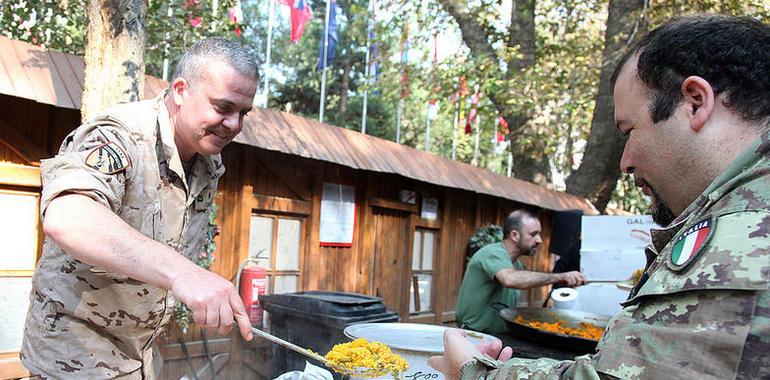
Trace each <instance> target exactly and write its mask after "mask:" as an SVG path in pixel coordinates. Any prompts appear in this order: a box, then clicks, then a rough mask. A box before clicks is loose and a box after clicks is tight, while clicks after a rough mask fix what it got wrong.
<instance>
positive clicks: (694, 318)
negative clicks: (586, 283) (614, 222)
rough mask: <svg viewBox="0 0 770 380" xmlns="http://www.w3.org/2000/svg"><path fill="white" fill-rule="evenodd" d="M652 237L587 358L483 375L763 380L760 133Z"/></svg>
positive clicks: (767, 325)
mask: <svg viewBox="0 0 770 380" xmlns="http://www.w3.org/2000/svg"><path fill="white" fill-rule="evenodd" d="M652 236H653V242H652V244H651V245H650V246H649V247H647V249H646V251H645V254H646V255H647V263H648V265H647V269H646V271H645V274H644V275H643V276H642V279H641V281H640V282H639V284H638V285H637V286H636V287H635V288H634V289H633V290H632V291H631V294H630V295H629V298H628V300H627V301H626V302H625V303H623V307H624V308H623V310H622V311H621V312H620V313H618V314H617V315H615V316H614V317H613V318H612V320H611V321H610V323H609V324H608V326H607V330H606V332H605V334H604V337H603V338H602V340H601V341H600V342H599V346H598V347H597V349H598V351H597V353H596V354H595V355H585V356H581V357H578V358H575V360H566V361H556V360H552V359H538V360H527V359H519V358H514V359H512V360H510V361H508V362H506V363H505V364H504V365H503V366H502V367H501V368H500V369H499V370H496V371H492V372H490V373H488V374H487V376H486V377H487V378H494V379H561V378H568V379H605V378H615V377H617V378H624V379H675V378H687V379H694V378H697V379H698V380H706V379H760V378H764V379H766V378H770V354H769V353H770V292H768V288H769V287H770V285H769V284H770V132H768V133H765V134H764V135H763V136H762V137H761V138H760V139H758V141H756V142H755V143H754V144H753V145H752V146H751V147H750V148H749V149H747V150H746V151H745V152H743V153H742V154H741V155H740V156H739V157H738V158H736V159H735V161H733V162H732V163H731V164H730V166H729V167H728V168H727V169H726V170H725V171H724V172H723V173H722V174H721V175H720V176H719V177H717V178H716V179H715V180H714V182H712V183H711V185H710V186H709V187H708V188H707V189H706V190H705V191H704V192H703V194H701V195H700V196H699V197H698V199H697V200H696V201H695V202H693V203H692V204H690V206H689V207H688V208H687V209H686V210H685V211H684V212H683V213H682V214H681V215H680V217H679V218H677V220H675V221H674V222H673V223H672V224H671V226H669V227H668V228H665V229H662V230H653V231H652ZM514 351H515V347H514Z"/></svg>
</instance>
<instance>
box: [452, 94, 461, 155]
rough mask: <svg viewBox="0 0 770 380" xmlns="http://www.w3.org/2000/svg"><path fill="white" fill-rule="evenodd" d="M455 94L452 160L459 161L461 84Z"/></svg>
mask: <svg viewBox="0 0 770 380" xmlns="http://www.w3.org/2000/svg"><path fill="white" fill-rule="evenodd" d="M455 94H457V101H456V103H455V117H454V123H453V124H452V125H453V126H454V128H452V160H456V159H457V127H458V125H457V123H458V122H459V113H460V83H457V91H455Z"/></svg>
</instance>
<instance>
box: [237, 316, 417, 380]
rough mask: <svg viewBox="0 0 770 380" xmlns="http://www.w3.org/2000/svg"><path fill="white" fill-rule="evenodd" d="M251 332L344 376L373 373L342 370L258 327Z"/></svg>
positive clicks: (366, 369) (361, 369)
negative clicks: (316, 361)
mask: <svg viewBox="0 0 770 380" xmlns="http://www.w3.org/2000/svg"><path fill="white" fill-rule="evenodd" d="M251 332H253V333H254V334H255V335H259V336H260V337H262V338H265V339H267V340H269V341H271V342H273V343H275V344H278V345H280V346H283V347H286V348H288V349H290V350H292V351H294V352H296V353H298V354H301V355H304V356H306V357H308V358H311V359H315V360H318V361H319V362H321V363H323V365H325V366H326V367H328V368H331V369H333V370H334V371H336V372H338V373H341V374H343V375H351V376H355V377H362V376H365V375H367V374H369V373H370V372H371V370H372V369H371V368H366V367H358V368H357V369H356V370H350V369H347V368H340V367H339V366H336V365H334V364H333V363H332V362H330V361H329V360H327V359H326V358H325V357H323V356H321V355H319V354H317V353H315V352H313V351H310V350H308V349H307V348H303V347H300V346H298V345H296V344H294V343H292V342H289V341H286V340H283V339H281V338H279V337H277V336H275V335H273V334H270V333H267V332H264V331H262V330H260V329H258V328H256V327H252V328H251ZM399 376H400V377H402V378H403V373H400V374H399Z"/></svg>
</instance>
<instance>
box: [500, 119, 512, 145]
mask: <svg viewBox="0 0 770 380" xmlns="http://www.w3.org/2000/svg"><path fill="white" fill-rule="evenodd" d="M497 123H498V124H499V125H500V128H499V129H498V131H497V143H498V144H499V143H501V142H503V141H505V136H508V134H509V133H511V130H510V129H508V122H507V121H505V119H504V118H503V117H502V116H498V117H497ZM501 132H502V133H501Z"/></svg>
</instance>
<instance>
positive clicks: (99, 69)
mask: <svg viewBox="0 0 770 380" xmlns="http://www.w3.org/2000/svg"><path fill="white" fill-rule="evenodd" d="M87 12H88V35H87V40H86V51H85V64H86V68H85V81H84V85H83V106H82V108H81V115H82V118H83V120H89V119H91V118H93V117H94V116H96V115H97V114H99V112H101V111H103V110H104V109H105V108H107V107H109V106H111V105H113V104H115V103H120V102H131V101H136V100H140V99H141V98H142V97H143V96H144V48H145V39H146V34H147V28H146V14H147V4H146V3H145V1H143V0H106V1H104V0H103V1H97V0H89V1H88V5H87Z"/></svg>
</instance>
